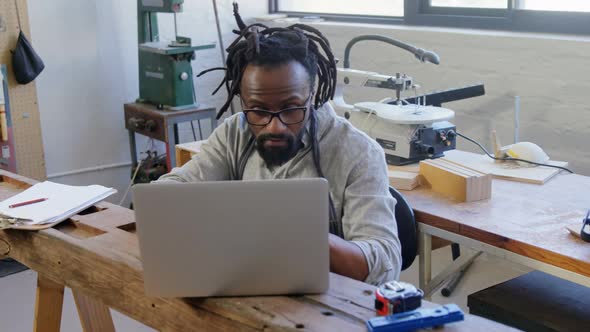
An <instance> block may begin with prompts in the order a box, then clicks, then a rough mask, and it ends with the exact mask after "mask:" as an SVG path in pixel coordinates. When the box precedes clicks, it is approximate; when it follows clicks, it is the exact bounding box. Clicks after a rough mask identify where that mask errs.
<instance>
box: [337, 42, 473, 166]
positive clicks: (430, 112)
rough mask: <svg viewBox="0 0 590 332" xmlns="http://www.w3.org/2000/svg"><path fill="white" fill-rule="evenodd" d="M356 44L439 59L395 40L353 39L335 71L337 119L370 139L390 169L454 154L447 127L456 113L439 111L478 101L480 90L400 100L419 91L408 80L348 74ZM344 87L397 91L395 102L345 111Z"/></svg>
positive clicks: (452, 134)
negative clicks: (377, 44)
mask: <svg viewBox="0 0 590 332" xmlns="http://www.w3.org/2000/svg"><path fill="white" fill-rule="evenodd" d="M361 40H377V41H383V42H386V43H389V44H392V45H395V46H398V47H401V48H403V49H406V50H408V51H410V52H412V53H413V54H414V55H415V56H416V57H417V58H418V59H419V60H420V61H422V62H424V61H429V62H432V63H434V64H438V63H439V57H438V55H436V54H435V53H434V52H431V51H426V50H423V49H420V48H416V47H414V46H411V45H408V44H405V43H402V42H400V41H397V40H395V39H391V38H387V37H383V36H374V35H368V36H359V37H356V38H354V39H352V40H351V41H350V42H349V43H348V45H347V46H346V50H345V55H344V68H338V81H337V83H336V90H335V94H334V100H333V106H334V109H335V111H336V113H337V114H338V115H340V116H343V117H344V118H346V119H348V121H350V123H352V124H353V125H354V126H355V127H356V128H357V129H359V130H361V131H364V132H365V133H366V134H367V135H369V136H370V137H371V138H373V139H375V140H376V141H377V142H378V143H379V144H380V145H381V147H382V148H383V150H384V151H385V156H386V160H387V163H389V164H391V165H404V164H409V163H413V162H416V161H419V160H422V159H427V158H438V157H441V156H443V152H444V151H448V150H452V149H455V146H456V134H455V130H456V128H455V125H454V124H452V123H451V122H449V120H451V119H453V117H454V116H455V112H454V111H452V110H450V109H447V108H442V107H441V104H442V103H443V102H448V101H454V100H460V99H465V98H470V97H475V96H480V95H483V94H484V88H483V84H479V85H474V86H470V87H465V88H459V89H452V90H447V91H442V92H436V93H432V94H429V95H422V96H416V97H413V98H407V99H404V98H402V97H401V96H402V93H403V92H404V91H408V90H414V91H415V90H416V89H417V88H418V87H419V86H418V85H417V84H414V82H413V79H412V77H410V76H408V75H406V74H402V73H396V74H395V75H393V76H389V75H382V74H379V73H376V72H370V71H362V70H355V69H350V68H349V67H350V62H349V54H350V49H351V47H352V45H353V44H354V43H356V42H358V41H361ZM345 87H371V88H381V89H390V90H395V91H396V96H395V98H386V99H384V100H381V101H378V102H359V103H356V104H354V105H350V104H347V103H346V101H345V100H344V88H345Z"/></svg>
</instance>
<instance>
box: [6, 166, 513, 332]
mask: <svg viewBox="0 0 590 332" xmlns="http://www.w3.org/2000/svg"><path fill="white" fill-rule="evenodd" d="M31 184H33V181H31V180H28V179H26V178H23V177H19V176H16V175H14V174H11V173H8V172H4V171H0V199H6V198H7V197H10V196H12V195H14V194H15V193H17V192H19V191H21V190H23V189H24V188H26V187H28V186H29V185H31ZM4 254H7V255H8V256H10V257H12V258H14V259H16V260H18V261H19V262H21V263H23V264H25V265H27V266H28V267H30V268H31V269H33V270H35V271H37V273H38V282H37V301H36V307H35V325H34V326H35V327H34V330H35V331H59V326H60V321H61V309H62V301H63V291H64V286H67V287H70V288H71V289H72V292H73V294H74V299H75V301H76V306H77V308H78V313H79V316H80V320H81V323H82V326H83V327H84V331H101V332H102V331H107V332H108V331H113V330H114V327H113V323H112V319H111V316H110V312H109V310H108V307H110V308H113V309H115V310H117V311H120V312H122V313H124V314H126V315H128V316H129V317H131V318H133V319H136V320H138V321H140V322H142V323H144V324H146V325H148V326H150V327H153V328H155V329H157V330H161V331H193V330H199V331H217V330H220V331H299V330H309V331H366V326H365V321H366V320H367V319H369V318H371V317H374V316H375V312H374V310H373V305H374V304H373V301H374V300H373V299H374V294H373V292H374V290H375V288H374V287H372V286H370V285H367V284H364V283H361V282H358V281H355V280H352V279H349V278H346V277H342V276H338V275H335V274H332V275H331V278H330V289H329V291H328V292H327V293H325V294H320V295H305V296H262V297H235V298H205V299H195V298H192V299H180V298H176V299H166V298H150V297H147V296H146V295H144V291H143V276H142V267H141V261H140V256H139V248H138V242H137V236H136V234H135V223H134V215H133V211H131V210H128V209H126V208H123V207H119V206H116V205H113V204H109V203H101V204H98V205H97V206H96V208H94V209H90V210H88V211H87V213H86V214H80V215H76V216H74V217H72V218H71V220H68V221H65V222H63V223H61V224H59V225H58V226H56V227H55V228H49V229H46V230H41V231H36V232H33V231H19V230H4V231H0V255H4ZM0 257H2V256H0ZM187 264H190V262H187ZM424 306H433V304H432V303H429V302H426V301H425V303H424ZM1 324H2V323H1V322H0V330H1ZM480 329H482V330H486V331H504V330H510V329H509V328H508V327H506V326H504V325H500V324H497V323H494V322H491V321H488V320H486V319H483V318H479V317H476V316H471V315H466V318H465V321H464V322H461V323H456V324H450V325H448V326H446V327H445V328H444V329H443V330H444V331H474V330H480Z"/></svg>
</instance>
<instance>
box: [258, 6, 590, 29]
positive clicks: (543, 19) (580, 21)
mask: <svg viewBox="0 0 590 332" xmlns="http://www.w3.org/2000/svg"><path fill="white" fill-rule="evenodd" d="M279 1H280V0H269V6H268V8H269V12H270V13H280V14H287V15H289V16H293V17H303V16H312V15H313V16H321V17H322V18H324V19H325V20H327V21H340V22H354V23H372V24H392V25H412V26H431V27H449V28H466V29H485V30H502V31H515V32H540V33H555V34H570V35H590V12H560V11H541V10H524V9H515V7H518V6H515V5H516V4H518V2H519V1H520V0H506V1H507V9H496V8H460V7H436V6H431V5H430V1H429V0H404V16H403V17H393V16H368V15H344V14H330V13H308V12H292V11H279V10H278V8H279V6H278V2H279Z"/></svg>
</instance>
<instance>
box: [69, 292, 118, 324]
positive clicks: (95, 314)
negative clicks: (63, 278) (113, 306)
mask: <svg viewBox="0 0 590 332" xmlns="http://www.w3.org/2000/svg"><path fill="white" fill-rule="evenodd" d="M72 293H73V295H74V301H75V302H76V308H78V316H80V323H82V329H83V331H84V332H93V331H101V332H115V325H114V324H113V318H112V317H111V312H110V311H109V307H107V306H106V305H104V304H103V303H102V302H100V301H97V300H95V299H93V298H91V297H88V296H86V295H84V294H82V293H80V292H79V291H76V290H72Z"/></svg>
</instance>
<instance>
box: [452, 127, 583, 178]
mask: <svg viewBox="0 0 590 332" xmlns="http://www.w3.org/2000/svg"><path fill="white" fill-rule="evenodd" d="M455 133H456V134H457V135H458V136H461V137H463V138H464V139H466V140H468V141H469V142H471V143H473V144H475V145H477V146H479V147H480V148H481V149H482V150H483V152H485V154H486V155H487V156H488V157H490V158H492V159H494V160H503V161H522V162H525V163H529V164H533V165H537V166H545V167H553V168H558V169H561V170H564V171H567V172H570V173H572V174H573V173H574V172H573V171H572V170H570V169H569V168H566V167H562V166H557V165H549V164H542V163H536V162H534V161H530V160H524V159H519V158H512V157H505V158H498V157H494V156H493V155H492V154H490V153H489V152H488V150H486V148H484V147H483V145H481V144H479V143H478V142H477V141H476V140H474V139H471V138H469V137H467V136H465V135H463V134H461V133H459V132H455Z"/></svg>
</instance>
